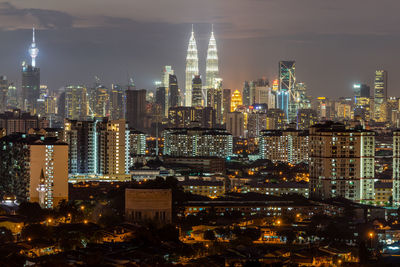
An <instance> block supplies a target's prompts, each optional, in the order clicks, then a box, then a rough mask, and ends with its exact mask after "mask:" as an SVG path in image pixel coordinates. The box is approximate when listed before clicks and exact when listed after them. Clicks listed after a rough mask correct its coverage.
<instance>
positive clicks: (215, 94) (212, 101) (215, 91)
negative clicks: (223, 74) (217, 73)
mask: <svg viewBox="0 0 400 267" xmlns="http://www.w3.org/2000/svg"><path fill="white" fill-rule="evenodd" d="M222 102H223V101H222V79H221V78H216V79H215V85H214V88H209V89H208V90H207V106H208V107H212V108H213V109H214V110H215V115H216V122H217V123H218V124H222V120H223V112H222V111H223V103H222Z"/></svg>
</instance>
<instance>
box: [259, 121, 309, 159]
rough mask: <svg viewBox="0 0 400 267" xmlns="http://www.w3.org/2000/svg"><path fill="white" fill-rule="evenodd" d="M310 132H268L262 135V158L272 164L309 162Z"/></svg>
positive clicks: (263, 132) (293, 130)
mask: <svg viewBox="0 0 400 267" xmlns="http://www.w3.org/2000/svg"><path fill="white" fill-rule="evenodd" d="M308 139H309V137H308V131H300V130H295V129H287V130H266V131H262V132H261V135H260V158H262V159H269V160H271V161H272V162H274V163H275V162H285V163H291V164H298V163H301V162H308V152H309V148H308Z"/></svg>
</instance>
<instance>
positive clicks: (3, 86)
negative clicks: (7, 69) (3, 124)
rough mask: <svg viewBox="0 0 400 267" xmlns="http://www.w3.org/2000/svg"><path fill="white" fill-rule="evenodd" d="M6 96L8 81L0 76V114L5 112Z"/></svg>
mask: <svg viewBox="0 0 400 267" xmlns="http://www.w3.org/2000/svg"><path fill="white" fill-rule="evenodd" d="M7 96H8V80H7V77H6V76H0V113H3V112H4V111H6V108H7Z"/></svg>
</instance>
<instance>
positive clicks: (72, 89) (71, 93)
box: [64, 85, 93, 120]
mask: <svg viewBox="0 0 400 267" xmlns="http://www.w3.org/2000/svg"><path fill="white" fill-rule="evenodd" d="M64 110H65V113H64V114H65V118H67V119H71V120H82V119H84V118H86V117H87V116H93V112H92V111H91V110H90V109H89V105H88V99H87V91H86V87H83V86H80V85H69V86H67V87H65V106H64Z"/></svg>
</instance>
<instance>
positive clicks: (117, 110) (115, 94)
mask: <svg viewBox="0 0 400 267" xmlns="http://www.w3.org/2000/svg"><path fill="white" fill-rule="evenodd" d="M124 97H125V96H124V90H123V88H122V87H121V86H119V85H117V84H113V85H111V94H110V119H111V120H119V119H123V118H124V106H125V105H124V102H125V101H124Z"/></svg>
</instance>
